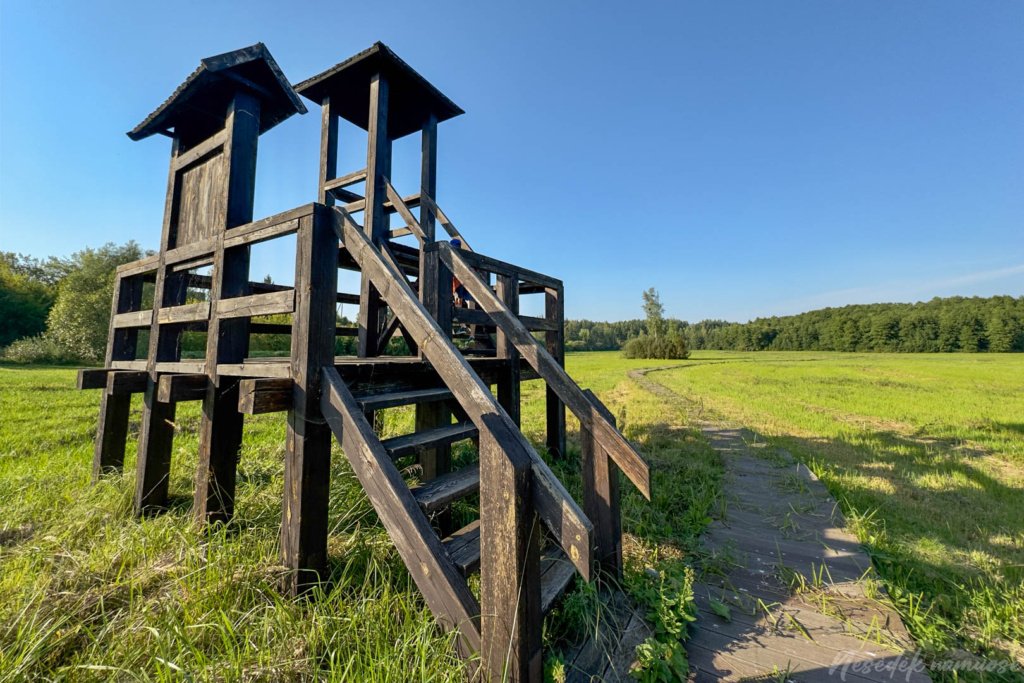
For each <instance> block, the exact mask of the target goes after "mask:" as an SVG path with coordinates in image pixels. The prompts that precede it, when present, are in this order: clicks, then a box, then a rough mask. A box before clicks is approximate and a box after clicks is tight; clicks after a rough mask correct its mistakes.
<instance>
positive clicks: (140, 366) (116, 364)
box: [103, 360, 146, 386]
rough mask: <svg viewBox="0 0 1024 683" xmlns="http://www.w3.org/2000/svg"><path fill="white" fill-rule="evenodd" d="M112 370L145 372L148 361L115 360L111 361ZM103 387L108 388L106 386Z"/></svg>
mask: <svg viewBox="0 0 1024 683" xmlns="http://www.w3.org/2000/svg"><path fill="white" fill-rule="evenodd" d="M110 369H111V370H145V369H146V361H144V360H113V361H110ZM103 386H106V384H104V385H103Z"/></svg>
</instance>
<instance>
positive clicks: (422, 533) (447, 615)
mask: <svg viewBox="0 0 1024 683" xmlns="http://www.w3.org/2000/svg"><path fill="white" fill-rule="evenodd" d="M320 405H321V412H322V414H323V416H324V418H325V419H326V420H327V423H328V424H329V425H330V427H331V429H332V430H333V431H334V433H335V435H336V436H337V437H338V439H339V440H340V441H341V446H342V449H343V450H344V453H345V457H347V458H348V461H349V462H350V463H351V464H352V471H353V472H355V475H356V477H358V479H359V481H360V482H361V483H362V485H363V490H364V491H365V492H366V495H367V497H368V498H369V499H370V502H371V503H372V504H373V507H374V509H375V510H376V511H377V514H378V516H379V517H380V520H381V523H383V524H384V528H385V529H387V531H388V534H389V535H390V537H391V539H392V541H393V542H394V544H395V548H396V549H397V550H398V553H399V555H400V556H401V557H402V560H403V561H404V562H405V566H406V567H407V568H408V569H409V574H410V575H411V576H412V579H413V581H415V582H416V585H417V586H418V587H419V589H420V592H421V593H422V594H423V598H424V600H425V601H426V603H427V605H428V606H429V607H430V609H431V611H432V612H433V613H434V615H435V616H436V617H437V619H438V621H439V622H441V624H442V625H444V626H445V627H446V628H449V629H458V631H459V638H460V641H461V643H462V650H463V651H464V652H466V653H470V652H479V650H480V632H479V630H478V625H477V622H478V619H479V617H480V607H479V605H478V604H477V601H476V599H475V598H474V597H473V594H472V592H470V590H469V586H468V585H467V584H466V582H465V581H464V580H463V578H462V577H461V575H460V574H459V572H458V570H457V569H456V568H455V566H454V565H453V564H452V562H451V561H450V560H449V559H448V555H447V553H446V552H445V550H444V547H443V546H442V545H441V541H440V539H438V537H437V535H436V534H435V533H434V530H433V529H432V528H431V527H430V523H429V522H428V521H427V518H426V517H425V516H424V515H423V513H422V512H421V511H420V510H419V507H418V505H417V503H416V499H415V498H413V495H412V492H411V491H410V490H409V487H408V486H406V483H405V481H404V480H403V479H402V475H401V473H400V472H399V471H398V469H397V468H396V467H395V466H394V464H393V463H392V462H391V458H390V456H389V455H388V453H387V451H385V450H384V448H383V447H382V446H381V445H380V442H379V441H378V440H377V437H376V435H375V434H374V433H373V427H371V426H370V424H369V423H368V422H367V421H366V418H365V417H364V416H363V414H362V411H361V410H360V408H359V406H358V404H357V403H356V401H355V398H353V396H352V394H351V393H350V392H349V390H348V388H347V387H346V386H345V383H344V382H343V381H342V379H341V376H340V375H339V374H338V371H337V370H335V369H334V368H330V367H328V368H325V369H324V370H323V392H322V396H321V404H320Z"/></svg>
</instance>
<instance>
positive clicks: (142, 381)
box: [107, 370, 149, 396]
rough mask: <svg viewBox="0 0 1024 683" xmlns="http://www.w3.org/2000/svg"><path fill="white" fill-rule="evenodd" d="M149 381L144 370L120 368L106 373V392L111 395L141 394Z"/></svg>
mask: <svg viewBox="0 0 1024 683" xmlns="http://www.w3.org/2000/svg"><path fill="white" fill-rule="evenodd" d="M148 383H149V373H148V372H146V371H145V370H121V371H115V372H111V373H109V374H108V375H107V393H108V394H110V395H111V396H123V395H124V394H141V393H142V392H144V391H145V390H146V385H147V384H148Z"/></svg>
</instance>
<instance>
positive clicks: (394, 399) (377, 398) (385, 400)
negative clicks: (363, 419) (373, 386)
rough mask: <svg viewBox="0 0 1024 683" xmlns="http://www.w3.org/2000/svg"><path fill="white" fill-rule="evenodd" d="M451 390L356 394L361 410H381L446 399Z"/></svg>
mask: <svg viewBox="0 0 1024 683" xmlns="http://www.w3.org/2000/svg"><path fill="white" fill-rule="evenodd" d="M451 398H452V392H450V391H448V390H447V389H443V388H442V389H415V390H413V391H393V392H390V393H386V394H369V395H363V396H356V401H358V402H359V407H361V408H362V409H363V410H381V409H383V408H394V407H396V406H407V405H412V404H414V403H432V402H434V401H448V400H450V399H451Z"/></svg>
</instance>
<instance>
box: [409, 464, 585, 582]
mask: <svg viewBox="0 0 1024 683" xmlns="http://www.w3.org/2000/svg"><path fill="white" fill-rule="evenodd" d="M479 490H480V465H479V464H473V465H469V466H467V467H464V468H462V469H461V470H459V471H457V472H448V473H447V474H443V475H441V476H439V477H436V478H434V479H432V480H430V481H428V482H427V483H425V484H423V485H421V486H419V487H417V488H415V489H413V491H412V495H413V496H415V497H416V502H417V503H419V505H420V507H421V508H422V509H423V511H424V512H425V513H427V514H428V515H429V514H432V513H434V512H437V511H438V510H440V509H441V508H443V507H445V506H447V505H448V504H449V503H451V502H452V501H455V500H460V499H462V498H465V497H466V496H469V495H472V494H474V493H476V492H477V491H479ZM573 571H575V570H573Z"/></svg>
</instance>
